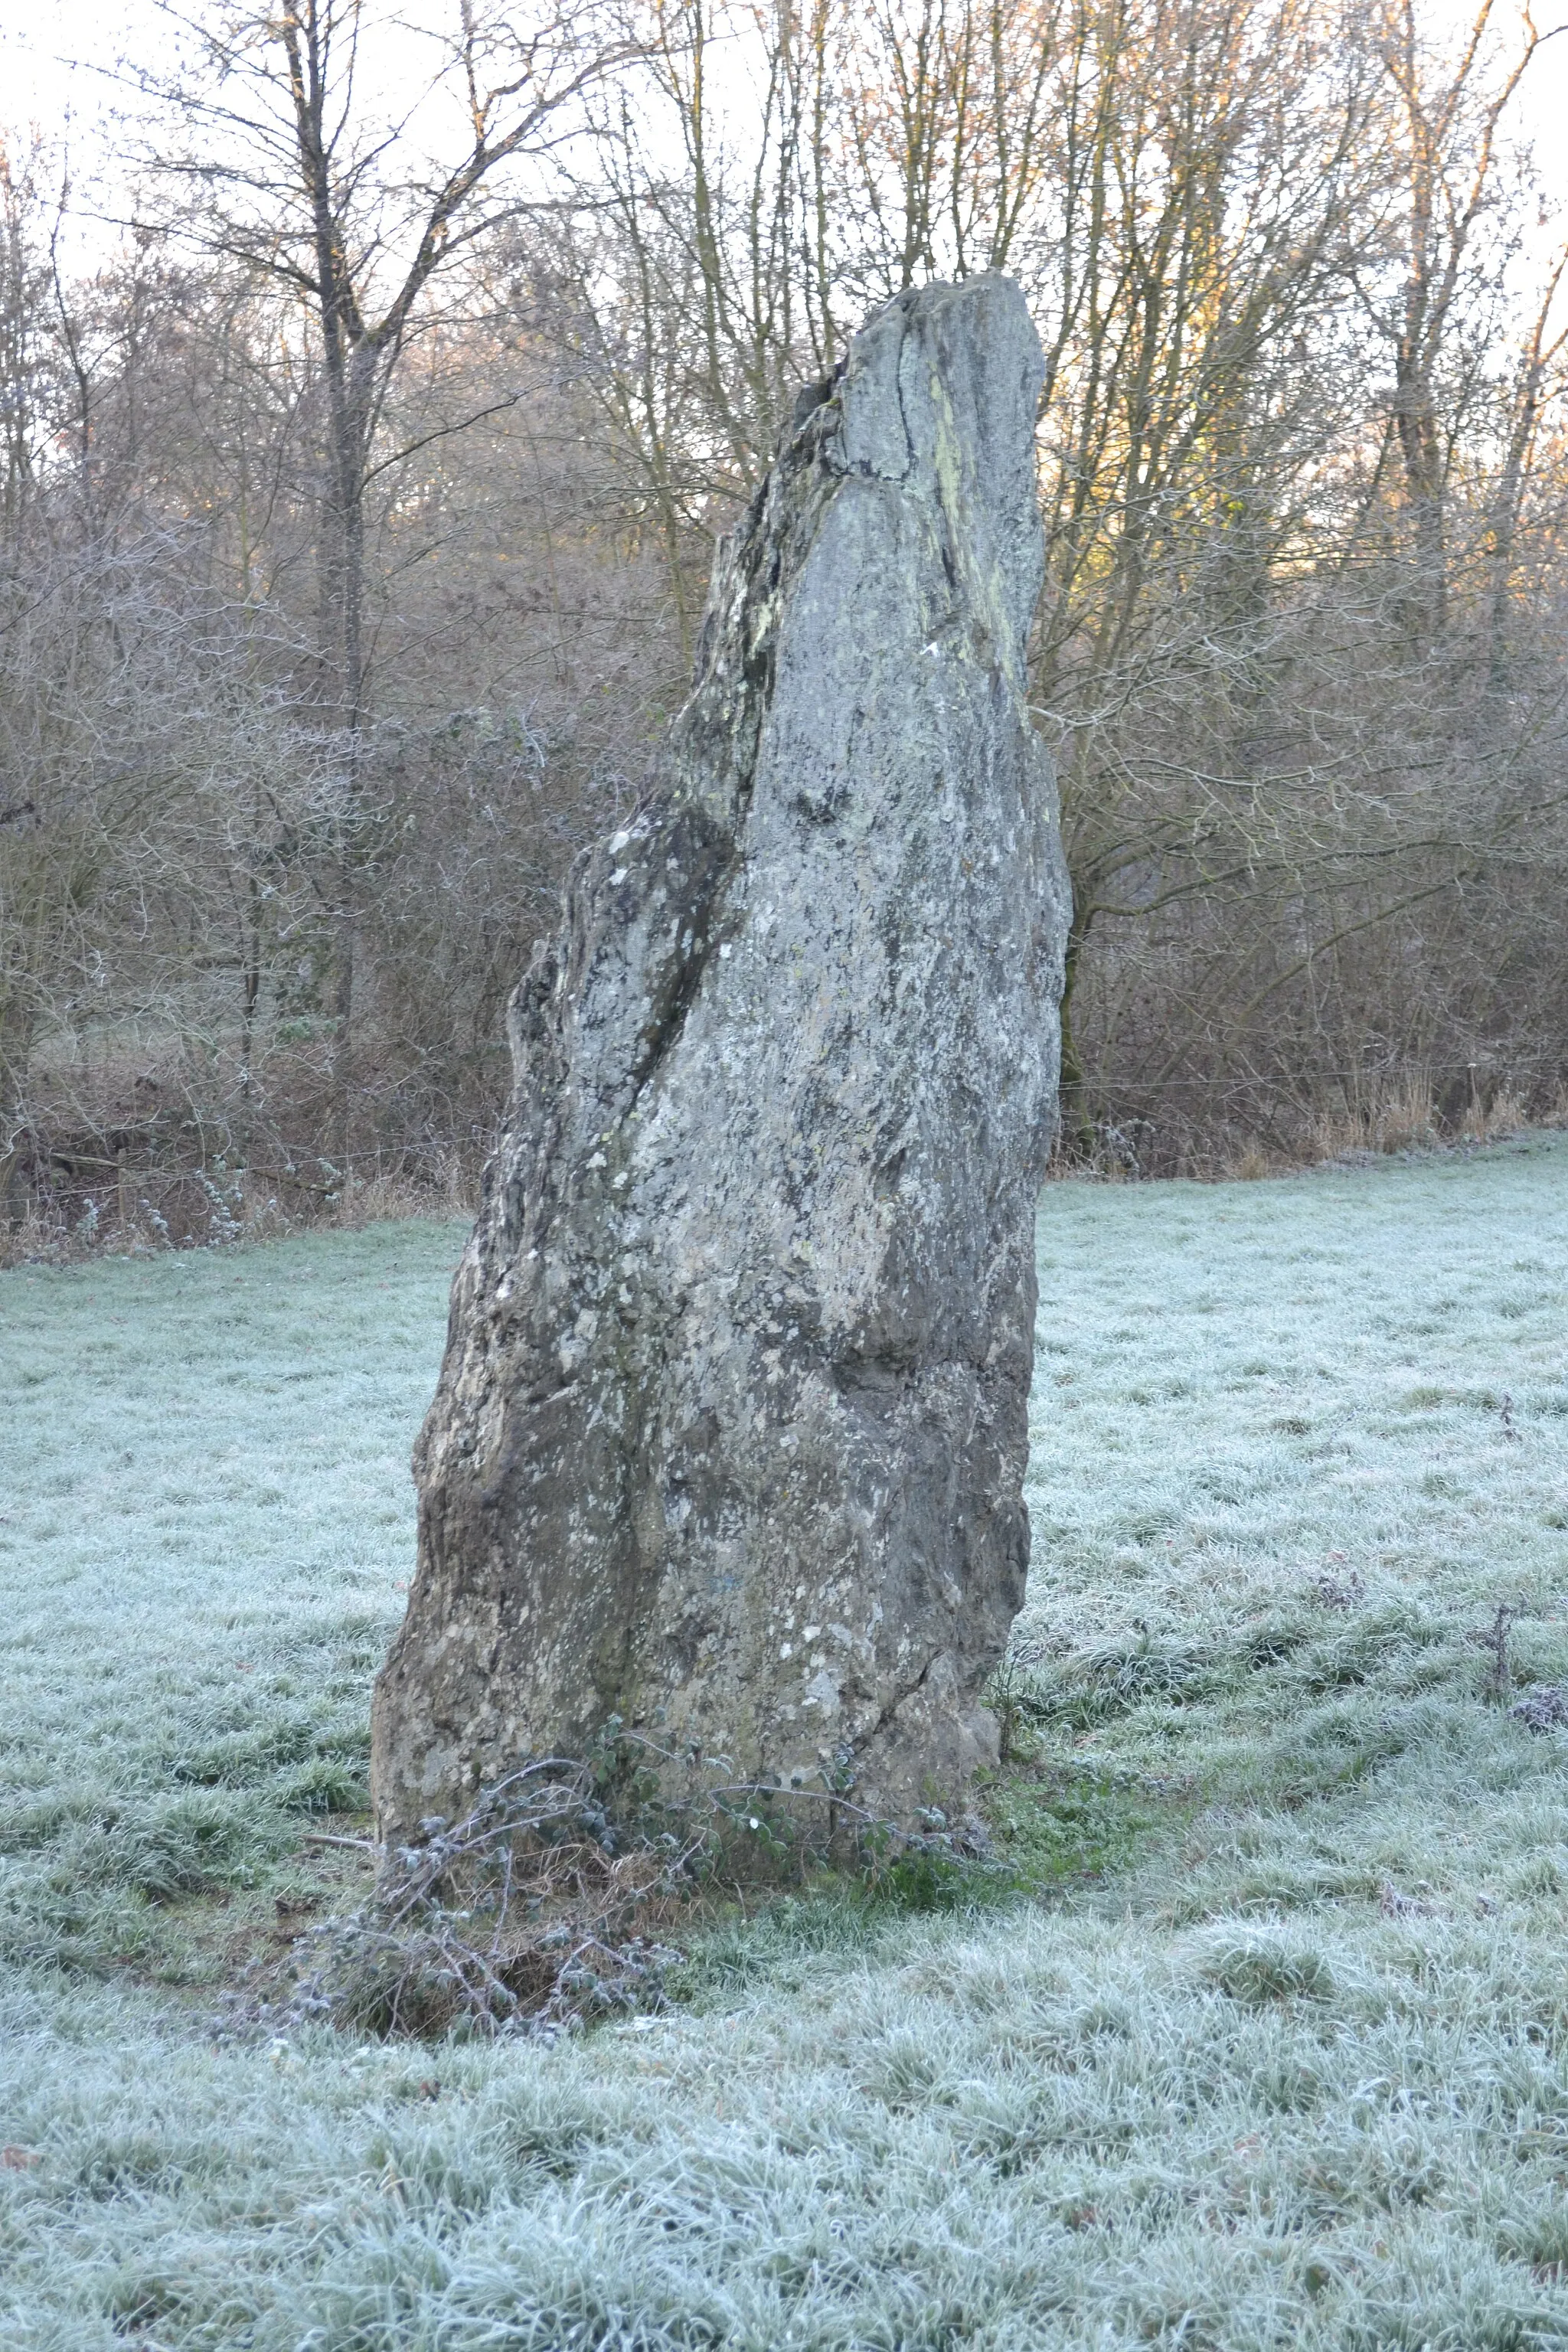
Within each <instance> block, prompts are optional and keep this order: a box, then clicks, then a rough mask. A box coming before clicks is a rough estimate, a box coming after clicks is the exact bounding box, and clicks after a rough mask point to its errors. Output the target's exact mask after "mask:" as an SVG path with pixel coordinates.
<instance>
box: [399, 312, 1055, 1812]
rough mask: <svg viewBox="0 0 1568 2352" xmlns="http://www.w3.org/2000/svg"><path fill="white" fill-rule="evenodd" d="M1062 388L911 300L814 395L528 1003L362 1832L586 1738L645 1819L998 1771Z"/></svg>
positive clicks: (912, 1793) (923, 1791) (1004, 346)
mask: <svg viewBox="0 0 1568 2352" xmlns="http://www.w3.org/2000/svg"><path fill="white" fill-rule="evenodd" d="M1040 380H1041V359H1040V352H1039V345H1038V342H1037V338H1036V335H1035V332H1034V330H1033V328H1032V326H1031V324H1030V321H1029V318H1028V314H1027V311H1026V308H1025V304H1024V301H1023V298H1022V296H1021V295H1020V294H1019V292H1018V290H1017V289H1016V287H1015V286H1014V285H1012V284H1011V283H1010V282H1009V281H1008V280H1007V279H1005V278H1000V277H997V276H994V275H993V276H986V277H982V278H970V279H968V280H966V281H965V282H964V283H963V284H962V285H960V286H952V287H944V286H932V287H927V288H924V289H920V290H918V291H915V292H911V293H907V294H903V295H900V297H899V299H897V300H896V301H894V302H891V303H889V306H888V307H887V309H886V310H882V311H880V312H879V313H878V315H877V316H876V317H875V318H873V319H872V320H871V321H870V322H869V324H868V326H867V327H866V328H865V330H864V331H863V332H862V333H860V334H859V335H858V336H857V337H856V339H855V341H854V343H853V344H852V346H851V348H850V351H849V353H848V357H847V362H846V363H845V365H844V366H843V367H842V368H841V370H840V371H839V373H837V375H836V376H835V377H834V378H832V379H831V380H830V381H829V382H828V383H826V385H824V386H822V387H820V388H819V389H818V390H817V391H816V392H815V393H811V394H805V395H804V396H803V398H802V400H801V402H800V404H799V406H798V408H797V413H796V421H795V429H794V431H793V433H792V434H791V435H790V436H788V437H787V439H786V441H785V442H784V446H782V448H781V450H780V453H779V456H778V457H777V459H776V461H775V462H774V464H773V467H772V470H771V471H770V472H769V474H768V476H767V478H766V479H765V481H764V482H763V485H762V487H761V488H760V489H759V491H758V493H757V495H756V497H755V499H753V501H752V506H751V508H750V509H749V510H748V512H747V514H746V516H745V518H744V520H742V523H741V524H740V526H739V528H738V529H737V530H736V531H735V533H734V534H733V536H732V538H731V540H730V541H728V542H727V543H726V544H725V546H724V547H723V549H722V550H721V554H720V558H719V562H718V564H717V567H716V571H715V575H714V587H713V594H712V599H711V603H710V611H709V614H708V618H707V621H706V624H705V626H704V632H703V639H702V646H701V650H700V656H699V661H698V676H697V683H696V686H695V688H694V690H693V693H692V695H691V698H690V700H689V702H688V703H687V705H686V707H685V709H684V710H683V711H682V712H681V714H680V717H679V719H678V720H677V721H676V723H675V726H674V728H673V730H672V732H671V735H670V738H669V740H668V746H667V748H666V750H665V752H664V754H663V757H662V764H661V768H660V770H659V772H658V778H657V790H656V791H655V793H653V795H652V797H651V799H650V801H649V803H648V804H647V808H646V811H645V813H644V814H641V815H639V816H638V817H637V819H636V820H635V822H632V823H630V824H627V825H626V828H625V829H624V830H623V831H622V832H619V833H617V834H616V835H615V836H614V837H613V839H611V840H609V841H608V842H607V843H605V845H603V846H601V847H599V848H598V849H596V850H595V851H593V852H591V853H589V854H588V855H586V856H585V857H584V859H583V860H582V861H581V862H580V865H579V866H578V868H577V870H576V872H575V874H574V879H573V882H572V885H571V887H570V889H569V892H568V895H567V902H566V908H565V915H564V921H563V929H562V930H561V933H560V935H559V937H558V939H557V940H555V942H554V944H553V945H552V946H551V947H550V948H549V949H548V950H542V951H541V952H540V953H538V954H537V955H536V956H535V959H534V961H533V964H532V967H531V970H530V971H529V973H528V975H527V977H526V978H525V979H524V980H523V982H521V986H520V987H519V988H518V990H517V992H516V994H515V996H514V998H513V1001H512V1004H511V1008H510V1030H511V1043H512V1051H513V1055H514V1059H515V1066H516V1090H515V1093H514V1096H513V1098H512V1102H511V1107H510V1115H509V1118H508V1120H507V1123H506V1126H505V1129H504V1131H503V1133H502V1137H501V1140H500V1147H499V1149H498V1150H497V1152H496V1154H495V1157H494V1159H493V1160H492V1161H491V1164H490V1167H489V1171H488V1174H487V1177H486V1181H485V1193H484V1202H483V1207H482V1209H481V1212H480V1215H479V1223H478V1226H477V1228H476V1230H475V1232H474V1235H473V1238H472V1240H471V1241H470V1242H469V1244H468V1249H467V1252H466V1254H465V1255H464V1258H463V1262H462V1265H461V1268H460V1270H459V1272H458V1277H457V1281H456V1285H455V1286H454V1290H453V1297H452V1310H451V1322H450V1328H449V1333H448V1338H447V1355H446V1361H445V1364H444V1367H443V1370H442V1373H441V1380H440V1385H439V1388H438V1390H437V1395H436V1400H435V1402H434V1403H433V1405H432V1407H431V1409H430V1414H429V1418H428V1420H427V1421H426V1424H425V1428H424V1432H423V1433H422V1435H421V1437H420V1440H419V1444H418V1448H417V1451H416V1476H417V1479H418V1485H419V1490H420V1538H419V1566H418V1573H417V1576H416V1580H415V1582H414V1586H413V1590H412V1592H411V1594H410V1597H409V1603H408V1613H407V1618H406V1622H405V1624H404V1626H403V1629H402V1631H401V1632H400V1633H399V1634H398V1636H397V1638H396V1641H395V1643H394V1645H393V1648H392V1652H391V1654H390V1656H389V1657H388V1659H387V1662H386V1664H385V1665H384V1668H383V1670H382V1674H381V1676H380V1679H379V1681H378V1684H377V1686H376V1694H375V1707H374V1761H373V1777H374V1791H375V1801H376V1807H377V1812H378V1819H379V1823H380V1827H381V1830H382V1833H383V1834H384V1835H406V1834H408V1833H410V1832H412V1831H413V1830H414V1828H415V1826H416V1824H417V1822H419V1820H420V1819H421V1818H422V1817H425V1816H427V1815H429V1814H431V1813H433V1812H439V1813H442V1814H447V1815H450V1814H451V1813H452V1812H453V1811H454V1810H455V1809H457V1808H458V1807H459V1806H461V1805H462V1804H464V1803H465V1801H467V1799H468V1796H469V1794H470V1793H471V1792H472V1790H474V1789H475V1788H476V1787H478V1786H479V1784H481V1783H482V1782H485V1781H487V1780H491V1779H493V1778H495V1777H496V1776H498V1775H500V1773H501V1772H503V1771H504V1770H506V1769H508V1768H509V1767H510V1765H511V1764H513V1763H514V1762H516V1761H517V1760H519V1759H521V1758H523V1757H525V1756H530V1755H540V1754H546V1753H552V1752H554V1753H562V1754H566V1755H576V1754H581V1753H582V1752H583V1750H584V1747H585V1745H586V1744H587V1743H589V1742H590V1741H591V1740H592V1739H593V1738H595V1734H596V1733H598V1732H599V1730H600V1729H601V1727H602V1726H603V1725H604V1724H605V1721H606V1719H607V1718H610V1717H620V1718H621V1719H622V1721H623V1722H624V1724H625V1726H626V1728H627V1729H628V1730H629V1731H631V1732H633V1733H635V1734H637V1735H638V1736H639V1737H640V1738H643V1739H644V1740H646V1741H647V1742H648V1743H649V1745H648V1748H647V1754H648V1755H649V1757H650V1758H652V1759H654V1760H655V1762H656V1763H657V1764H658V1769H659V1770H660V1772H661V1775H662V1777H663V1779H664V1780H665V1781H666V1783H667V1785H669V1786H671V1787H679V1785H680V1784H681V1782H682V1780H683V1778H684V1776H685V1775H686V1774H687V1773H688V1772H689V1771H690V1770H695V1771H696V1772H697V1774H698V1775H699V1777H700V1776H701V1775H702V1774H703V1773H704V1772H710V1771H711V1770H712V1769H713V1765H712V1759H715V1758H722V1759H727V1767H726V1769H732V1770H733V1771H734V1772H735V1773H736V1774H738V1775H742V1776H745V1777H748V1778H749V1777H752V1776H762V1777H766V1778H769V1779H777V1780H781V1781H784V1782H786V1783H787V1782H790V1781H793V1782H794V1783H795V1785H796V1786H798V1787H802V1788H814V1789H817V1790H822V1789H824V1788H825V1787H826V1785H827V1782H828V1781H829V1780H840V1781H841V1780H843V1778H844V1777H845V1776H852V1779H853V1783H854V1786H853V1790H852V1794H853V1797H854V1801H856V1802H858V1803H862V1804H865V1805H867V1806H868V1808H870V1809H871V1810H872V1811H876V1812H878V1813H879V1814H882V1815H886V1816H889V1817H892V1818H902V1819H906V1820H907V1819H908V1818H909V1817H910V1814H911V1813H912V1812H913V1811H914V1810H915V1809H916V1808H918V1807H920V1806H921V1805H923V1804H925V1803H928V1802H931V1801H942V1800H951V1799H952V1797H953V1796H954V1795H955V1794H957V1793H959V1792H960V1791H961V1790H962V1789H963V1784H964V1782H965V1781H966V1780H967V1778H968V1776H969V1775H970V1774H971V1772H972V1771H973V1769H974V1768H975V1767H976V1766H977V1765H979V1764H981V1763H982V1762H984V1761H985V1760H987V1759H994V1755H995V1752H996V1750H995V1737H994V1728H993V1727H992V1724H991V1720H990V1718H989V1717H988V1716H987V1715H986V1714H985V1713H984V1710H983V1708H982V1707H981V1706H980V1702H979V1694H980V1689H981V1685H982V1684H983V1683H984V1678H985V1676H986V1675H987V1673H988V1672H989V1671H990V1669H991V1667H992V1666H993V1664H994V1662H995V1660H996V1659H997V1657H998V1656H999V1654H1000V1653H1001V1650H1002V1647H1003V1644H1004V1643H1005V1638H1006V1633H1007V1629H1008V1625H1009V1623H1010V1622H1011V1620H1012V1618H1013V1615H1014V1613H1015V1612H1016V1609H1017V1607H1018V1605H1019V1602H1020V1601H1021V1599H1022V1597H1023V1591H1024V1576H1025V1570H1026V1564H1027V1560H1028V1549H1029V1537H1028V1520H1027V1517H1026V1511H1025V1507H1024V1501H1023V1477H1024V1470H1025V1464H1026V1444H1027V1436H1026V1404H1027V1396H1028V1388H1029V1374H1030V1364H1031V1355H1032V1341H1033V1329H1034V1317H1035V1272H1034V1250H1033V1226H1034V1211H1035V1203H1036V1196H1037V1191H1038V1187H1039V1183H1040V1179H1041V1174H1042V1171H1043V1168H1044V1163H1045V1158H1046V1153H1047V1146H1048V1143H1049V1139H1050V1136H1051V1132H1052V1126H1053V1119H1054V1105H1055V1097H1056V1086H1057V1076H1058V1017H1057V1016H1058V1000H1059V995H1060V988H1061V974H1062V954H1063V947H1064V941H1065V937H1066V929H1067V921H1068V888H1067V881H1066V876H1065V872H1064V868H1063V865H1062V859H1061V854H1060V848H1059V842H1058V829H1057V822H1056V802H1055V786H1054V781H1053V778H1052V774H1051V770H1050V765H1049V762H1048V760H1047V755H1046V752H1045V751H1044V749H1043V747H1042V745H1041V743H1040V741H1039V740H1038V739H1037V736H1036V735H1035V734H1034V732H1033V730H1031V727H1030V724H1029V719H1028V714H1027V710H1026V703H1025V669H1024V658H1025V641H1026V634H1027V631H1028V627H1029V623H1030V618H1031V615H1032V613H1033V610H1034V605H1035V602H1036V598H1037V593H1038V591H1039V586H1040V580H1041V575H1042V565H1043V556H1042V542H1041V531H1040V524H1039V519H1038V512H1037V503H1036V494H1035V479H1034V429H1033V428H1034V420H1035V404H1036V399H1037V393H1038V388H1039V383H1040ZM803 1802H804V1803H805V1805H806V1806H807V1807H809V1805H810V1802H811V1801H810V1800H809V1799H806V1800H803Z"/></svg>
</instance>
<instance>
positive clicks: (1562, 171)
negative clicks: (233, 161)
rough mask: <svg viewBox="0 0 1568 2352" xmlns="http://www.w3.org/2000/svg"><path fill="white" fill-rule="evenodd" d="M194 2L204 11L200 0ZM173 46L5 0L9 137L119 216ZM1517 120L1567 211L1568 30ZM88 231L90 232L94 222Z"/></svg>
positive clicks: (48, 7) (1457, 17)
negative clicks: (138, 92) (122, 117)
mask: <svg viewBox="0 0 1568 2352" xmlns="http://www.w3.org/2000/svg"><path fill="white" fill-rule="evenodd" d="M185 5H188V6H189V7H190V8H191V10H192V11H193V13H195V12H197V11H199V9H200V6H201V0H185ZM1421 5H1422V8H1423V13H1424V15H1425V16H1426V18H1427V20H1428V21H1429V22H1430V23H1431V24H1432V25H1433V26H1455V27H1456V28H1457V27H1458V25H1459V24H1461V23H1462V22H1463V21H1464V20H1465V19H1466V17H1468V15H1469V14H1470V8H1469V6H1468V5H1461V0H1421ZM452 13H453V11H452V7H451V0H410V5H408V7H407V8H406V10H405V14H406V16H409V17H411V18H413V19H414V20H415V21H418V20H419V19H420V18H421V17H423V18H425V19H426V21H430V22H432V23H437V22H442V21H445V20H447V18H448V17H449V16H450V15H451V14H452ZM1518 13H1519V8H1518V0H1500V7H1499V16H1500V20H1501V21H1504V22H1506V21H1508V20H1510V19H1517V16H1518ZM1537 22H1538V24H1539V26H1541V28H1542V30H1543V31H1544V30H1546V29H1548V28H1550V27H1551V26H1554V25H1558V24H1561V25H1563V26H1565V27H1568V0H1538V6H1537ZM173 49H174V44H173V39H172V35H171V28H170V24H169V20H168V18H167V16H165V15H163V13H162V12H161V11H160V9H159V7H158V5H157V0H0V131H6V130H8V131H11V132H12V133H14V134H15V133H20V134H22V135H24V136H25V135H26V132H27V131H28V130H29V128H30V127H31V126H32V125H33V124H35V123H36V124H37V127H38V128H39V129H40V130H41V131H44V132H46V133H47V134H49V135H51V136H58V133H59V131H60V130H61V129H62V127H63V126H65V125H67V124H69V126H70V133H71V136H70V145H71V150H72V160H73V173H74V176H75V178H76V180H77V183H78V185H79V190H80V192H81V199H82V201H83V202H84V203H86V204H88V205H89V208H90V205H91V204H92V202H93V199H92V197H91V196H90V194H89V190H90V189H92V188H96V189H97V191H98V192H99V193H98V195H97V199H96V201H97V204H98V205H99V207H100V210H101V212H102V213H103V214H104V215H107V216H108V217H109V218H112V216H113V215H114V213H115V210H116V206H115V183H116V173H115V156H116V148H117V144H118V143H119V142H117V140H116V137H115V133H114V130H113V126H112V122H111V120H110V118H111V117H112V116H113V115H114V114H115V112H116V111H117V110H119V111H121V112H123V110H125V109H126V107H127V106H128V105H131V106H134V104H135V91H134V76H135V73H136V70H137V68H142V69H146V68H150V67H158V66H164V65H167V64H168V63H169V62H171V61H172V58H173ZM1518 121H1519V127H1520V129H1521V131H1523V132H1524V133H1525V135H1526V136H1528V137H1529V138H1530V139H1531V140H1532V141H1533V142H1534V145H1535V149H1536V153H1537V158H1538V161H1539V163H1540V164H1541V166H1542V173H1543V181H1544V186H1543V194H1545V196H1546V198H1547V202H1548V205H1549V206H1550V208H1551V209H1552V211H1554V212H1555V211H1557V210H1558V209H1559V208H1561V209H1562V211H1563V212H1564V213H1568V29H1564V30H1563V32H1562V34H1561V35H1560V36H1559V37H1557V38H1556V39H1555V40H1553V41H1551V42H1549V43H1548V44H1547V45H1546V47H1545V48H1544V50H1543V51H1542V53H1541V54H1540V55H1538V57H1537V58H1536V59H1535V61H1534V63H1533V65H1532V66H1531V72H1530V74H1529V76H1527V78H1526V84H1525V88H1524V90H1523V91H1522V92H1521V105H1520V111H1519V117H1518ZM82 228H83V234H84V235H86V236H90V235H91V229H90V226H89V224H88V223H86V222H84V223H83V225H82ZM100 233H102V232H100ZM1557 234H1558V236H1561V234H1562V229H1561V226H1558V229H1557Z"/></svg>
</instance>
